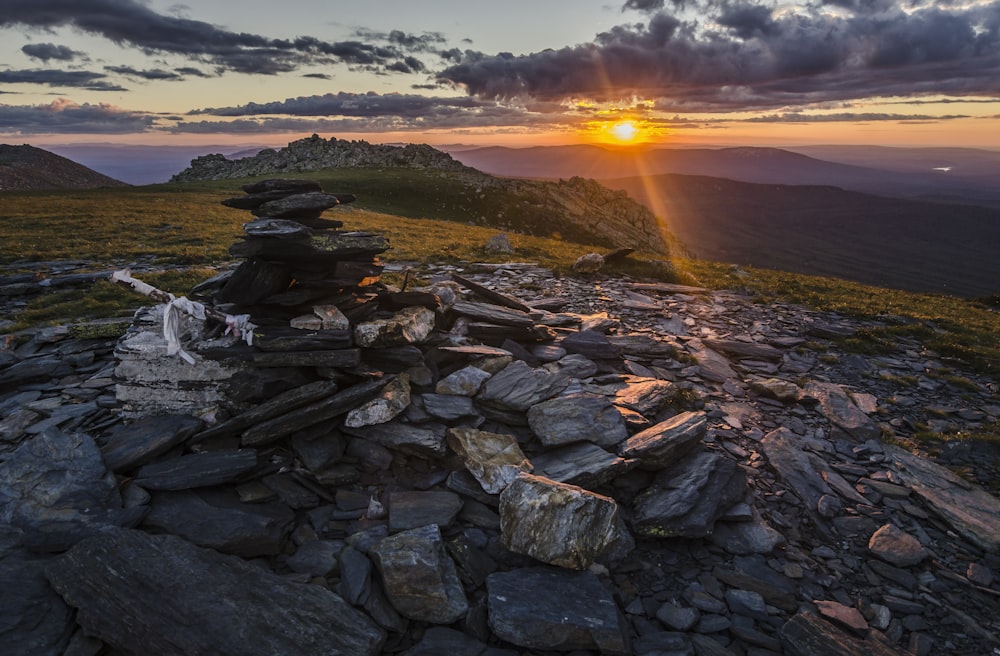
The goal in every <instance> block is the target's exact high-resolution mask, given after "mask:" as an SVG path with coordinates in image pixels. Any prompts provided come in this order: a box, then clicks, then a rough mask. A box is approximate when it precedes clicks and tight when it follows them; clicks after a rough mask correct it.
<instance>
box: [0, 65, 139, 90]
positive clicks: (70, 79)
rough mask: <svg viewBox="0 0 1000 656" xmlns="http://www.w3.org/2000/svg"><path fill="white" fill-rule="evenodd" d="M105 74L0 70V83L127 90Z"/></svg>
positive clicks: (52, 70)
mask: <svg viewBox="0 0 1000 656" xmlns="http://www.w3.org/2000/svg"><path fill="white" fill-rule="evenodd" d="M106 78H107V75H104V74H103V73H94V72H91V71H60V70H54V69H32V70H20V71H0V83H5V84H44V85H46V86H50V87H74V88H77V89H87V90H89V91H127V89H125V88H124V87H121V86H118V85H117V84H112V83H111V82H108V81H107V79H106Z"/></svg>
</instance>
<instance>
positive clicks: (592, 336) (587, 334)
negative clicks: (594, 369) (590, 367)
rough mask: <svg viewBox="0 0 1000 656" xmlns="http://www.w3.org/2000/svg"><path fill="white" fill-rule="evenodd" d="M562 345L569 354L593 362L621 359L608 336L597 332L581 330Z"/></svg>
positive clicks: (568, 337) (567, 337)
mask: <svg viewBox="0 0 1000 656" xmlns="http://www.w3.org/2000/svg"><path fill="white" fill-rule="evenodd" d="M560 345H561V346H562V347H563V348H564V349H566V352H567V353H575V354H577V355H582V356H584V357H586V358H589V359H591V360H614V359H615V358H618V357H619V353H618V349H617V348H615V346H614V345H613V344H612V343H611V341H610V340H609V339H608V336H607V335H605V334H604V333H601V332H598V331H596V330H581V331H579V332H575V333H570V334H569V335H567V336H566V337H564V338H563V339H562V341H561V342H560Z"/></svg>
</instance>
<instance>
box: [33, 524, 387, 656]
mask: <svg viewBox="0 0 1000 656" xmlns="http://www.w3.org/2000/svg"><path fill="white" fill-rule="evenodd" d="M46 573H47V576H48V579H49V581H50V582H51V583H52V585H53V587H54V588H55V589H56V590H57V591H58V592H59V594H60V595H62V596H63V598H64V599H65V600H66V601H67V603H69V604H70V605H71V606H73V607H75V608H76V612H77V615H76V620H77V622H78V623H79V624H80V626H82V627H83V628H84V630H85V631H86V632H87V633H88V634H90V635H94V636H97V637H99V638H100V639H101V640H103V641H104V642H106V643H108V644H109V645H111V646H112V647H113V648H114V649H115V650H117V651H120V652H123V653H130V654H140V653H148V652H149V650H150V648H151V646H153V645H155V651H156V653H158V654H162V655H164V656H171V655H177V656H182V655H188V654H218V655H219V656H224V655H233V656H237V655H240V656H253V655H264V654H267V655H271V654H293V653H316V654H320V653H350V654H359V655H360V654H369V655H372V656H374V655H375V654H378V653H380V651H381V647H382V644H383V643H384V641H385V637H386V636H385V633H384V632H383V631H382V630H381V629H380V628H379V627H378V626H376V625H375V623H374V622H373V621H372V620H371V619H370V618H369V617H367V616H366V615H365V614H364V613H361V612H358V611H357V610H355V609H353V608H351V606H349V605H348V604H347V603H345V602H344V601H343V599H341V598H340V597H338V596H337V595H336V594H334V593H332V592H330V591H329V590H326V589H325V588H323V587H322V586H316V585H302V584H298V583H292V582H289V581H287V580H285V579H283V578H281V577H279V576H276V575H275V574H272V573H271V572H268V571H267V570H266V569H264V568H261V567H257V566H254V565H252V564H250V563H247V562H244V561H243V560H242V559H240V558H236V557H234V556H225V555H221V554H218V553H216V552H214V551H211V550H208V549H201V548H198V547H195V546H193V545H191V544H190V543H188V542H185V541H184V540H182V539H180V538H177V537H174V536H170V535H149V534H146V533H142V532H140V531H133V530H126V529H116V530H113V531H108V532H106V533H103V534H101V535H99V536H96V537H93V538H90V539H88V540H85V541H83V542H81V543H79V544H78V545H76V547H74V548H73V549H71V550H70V551H69V552H68V553H67V554H65V555H64V556H62V557H60V558H59V559H57V560H56V561H55V562H53V563H52V564H50V565H49V566H48V568H47V570H46ZM220 599H225V600H226V603H224V604H220V603H219V600H220Z"/></svg>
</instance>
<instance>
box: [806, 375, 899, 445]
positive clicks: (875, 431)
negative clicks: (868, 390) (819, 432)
mask: <svg viewBox="0 0 1000 656" xmlns="http://www.w3.org/2000/svg"><path fill="white" fill-rule="evenodd" d="M803 395H804V396H808V397H811V398H814V399H816V400H817V401H819V407H820V412H822V413H823V416H824V417H826V418H827V419H829V420H830V423H831V424H833V425H835V426H837V427H839V428H841V429H843V430H844V431H845V432H846V433H848V434H849V435H851V436H852V437H854V438H855V439H857V440H860V441H862V442H863V441H865V440H878V439H880V438H881V437H882V430H881V429H880V428H879V427H878V424H876V423H875V422H874V421H872V419H871V418H870V417H869V416H868V415H866V414H865V413H864V412H862V411H861V409H860V408H858V406H857V405H855V403H854V401H852V400H851V397H850V396H848V394H847V392H845V391H844V389H843V388H842V387H841V386H840V385H835V384H833V383H825V382H820V381H815V380H813V381H809V382H808V383H806V386H805V388H804V389H803Z"/></svg>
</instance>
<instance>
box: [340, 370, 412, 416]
mask: <svg viewBox="0 0 1000 656" xmlns="http://www.w3.org/2000/svg"><path fill="white" fill-rule="evenodd" d="M409 405H410V378H409V376H407V375H406V374H400V375H399V376H397V377H396V378H395V379H394V380H391V381H389V383H388V384H387V385H386V386H385V387H383V388H382V391H380V392H379V393H378V396H376V397H375V398H374V399H370V400H368V401H365V402H364V403H362V404H361V405H359V406H358V407H356V408H354V409H353V410H351V411H349V412H348V413H347V416H346V417H344V425H345V426H349V427H351V428H360V427H362V426H372V425H374V424H384V423H386V422H387V421H392V420H393V419H395V418H396V417H398V416H399V415H400V413H402V412H403V411H404V410H406V408H407V407H408V406H409Z"/></svg>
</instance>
